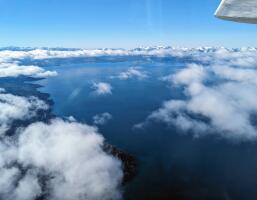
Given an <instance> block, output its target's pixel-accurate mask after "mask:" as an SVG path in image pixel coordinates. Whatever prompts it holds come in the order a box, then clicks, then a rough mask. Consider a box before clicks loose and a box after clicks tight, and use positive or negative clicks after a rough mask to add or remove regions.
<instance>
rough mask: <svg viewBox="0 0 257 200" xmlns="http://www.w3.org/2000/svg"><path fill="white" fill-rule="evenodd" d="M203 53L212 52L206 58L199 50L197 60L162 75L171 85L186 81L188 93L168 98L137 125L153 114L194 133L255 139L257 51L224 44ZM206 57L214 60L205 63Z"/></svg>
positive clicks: (197, 134)
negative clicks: (227, 47) (238, 48)
mask: <svg viewBox="0 0 257 200" xmlns="http://www.w3.org/2000/svg"><path fill="white" fill-rule="evenodd" d="M202 54H203V56H204V55H206V54H208V56H206V57H205V58H204V59H203V58H202V57H201V53H198V56H196V55H197V54H195V55H194V56H195V60H197V61H198V64H194V63H193V64H188V65H187V66H186V68H184V69H181V70H179V71H177V72H176V73H174V74H171V75H168V76H166V77H163V78H162V80H165V81H169V82H170V83H171V84H172V85H173V86H178V87H181V86H182V87H181V89H182V90H183V91H184V94H185V98H184V99H181V100H173V99H171V100H169V101H166V102H164V104H163V106H162V107H161V108H160V109H158V110H156V111H154V112H153V113H152V114H151V115H150V116H148V118H147V120H146V122H145V123H142V124H138V125H137V126H136V127H143V125H145V124H146V123H147V122H149V121H152V120H154V121H159V122H164V123H166V124H168V125H170V126H175V127H177V128H179V129H181V130H182V131H183V132H192V133H194V136H202V135H206V134H215V135H218V136H221V137H225V138H230V139H231V138H232V139H237V140H238V139H240V140H256V138H257V126H256V124H257V121H256V117H255V116H256V113H257V104H256V101H255V100H256V98H257V85H256V78H257V77H256V70H257V69H256V68H257V65H256V63H255V62H254V61H253V60H254V59H256V58H254V56H253V55H256V51H255V50H252V51H250V50H249V49H248V50H247V51H244V50H241V51H240V52H237V51H233V52H230V51H228V50H226V49H220V50H217V51H214V52H211V53H206V52H203V53H202ZM211 58H212V59H211ZM200 60H201V61H202V62H201V64H199V61H200ZM207 60H208V61H210V62H207V63H206V61H207ZM244 61H245V62H244Z"/></svg>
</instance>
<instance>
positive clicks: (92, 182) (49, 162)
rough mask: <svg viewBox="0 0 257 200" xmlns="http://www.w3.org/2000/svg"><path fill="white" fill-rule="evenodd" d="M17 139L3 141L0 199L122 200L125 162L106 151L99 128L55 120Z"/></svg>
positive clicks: (22, 132)
mask: <svg viewBox="0 0 257 200" xmlns="http://www.w3.org/2000/svg"><path fill="white" fill-rule="evenodd" d="M64 130H65V131H64ZM12 139H13V140H14V138H12ZM13 140H12V141H9V140H7V139H5V140H2V141H1V142H0V149H1V155H0V178H1V179H0V198H3V199H11V200H25V199H26V200H34V199H35V198H36V197H40V196H42V195H44V196H45V197H46V199H49V200H51V199H54V200H74V199H78V200H80V199H81V200H83V199H90V200H98V199H102V200H111V199H120V198H121V192H120V190H119V186H120V183H121V180H122V167H121V162H120V161H119V160H117V159H116V158H114V157H113V156H111V155H109V154H107V153H105V151H104V150H103V143H104V139H103V137H102V136H101V135H100V134H98V132H97V130H96V128H94V127H91V126H88V125H86V124H80V123H78V122H67V121H63V120H62V119H53V120H52V121H51V122H50V123H49V124H46V123H42V122H37V123H33V124H31V125H29V126H28V127H27V128H24V129H22V130H19V135H18V138H16V141H13ZM42 181H43V182H44V184H43V183H42Z"/></svg>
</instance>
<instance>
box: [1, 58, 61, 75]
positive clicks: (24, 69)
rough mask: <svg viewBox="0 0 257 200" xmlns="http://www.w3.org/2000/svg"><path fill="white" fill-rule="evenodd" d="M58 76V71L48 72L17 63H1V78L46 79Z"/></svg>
mask: <svg viewBox="0 0 257 200" xmlns="http://www.w3.org/2000/svg"><path fill="white" fill-rule="evenodd" d="M56 75H57V72H56V71H46V70H44V69H43V68H41V67H38V66H34V65H28V66H25V65H18V64H17V63H1V62H0V77H17V76H31V77H37V78H44V77H50V76H56Z"/></svg>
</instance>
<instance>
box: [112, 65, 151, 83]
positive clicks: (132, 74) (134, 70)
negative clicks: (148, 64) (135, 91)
mask: <svg viewBox="0 0 257 200" xmlns="http://www.w3.org/2000/svg"><path fill="white" fill-rule="evenodd" d="M116 77H117V78H119V79H121V80H127V79H131V78H138V79H145V78H147V77H148V75H147V73H146V72H145V71H142V70H141V68H140V67H130V68H129V69H128V70H127V71H124V72H121V73H120V74H119V75H117V76H116Z"/></svg>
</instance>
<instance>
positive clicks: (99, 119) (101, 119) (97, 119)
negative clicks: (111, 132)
mask: <svg viewBox="0 0 257 200" xmlns="http://www.w3.org/2000/svg"><path fill="white" fill-rule="evenodd" d="M111 119H112V115H111V114H110V113H107V112H105V113H102V114H98V115H95V116H94V117H93V122H94V124H95V125H104V124H106V123H107V122H108V121H109V120H111Z"/></svg>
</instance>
